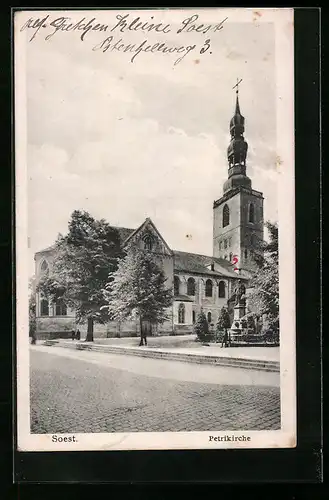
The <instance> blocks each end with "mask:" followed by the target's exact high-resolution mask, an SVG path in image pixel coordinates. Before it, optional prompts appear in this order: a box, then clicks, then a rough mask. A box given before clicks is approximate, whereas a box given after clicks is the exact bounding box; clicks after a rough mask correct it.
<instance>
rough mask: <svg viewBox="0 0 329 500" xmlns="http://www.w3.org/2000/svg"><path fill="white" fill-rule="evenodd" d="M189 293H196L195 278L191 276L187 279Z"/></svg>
mask: <svg viewBox="0 0 329 500" xmlns="http://www.w3.org/2000/svg"><path fill="white" fill-rule="evenodd" d="M187 295H195V279H194V278H189V279H188V280H187Z"/></svg>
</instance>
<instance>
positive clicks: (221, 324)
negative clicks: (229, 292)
mask: <svg viewBox="0 0 329 500" xmlns="http://www.w3.org/2000/svg"><path fill="white" fill-rule="evenodd" d="M228 328H231V320H230V315H229V313H228V310H227V309H226V307H222V309H221V311H220V315H219V316H218V320H217V324H216V333H217V335H218V334H219V335H220V336H222V332H224V333H226V332H227V329H228Z"/></svg>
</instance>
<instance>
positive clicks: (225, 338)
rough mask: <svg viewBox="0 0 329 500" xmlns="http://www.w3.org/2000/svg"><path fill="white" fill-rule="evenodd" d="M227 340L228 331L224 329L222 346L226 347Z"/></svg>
mask: <svg viewBox="0 0 329 500" xmlns="http://www.w3.org/2000/svg"><path fill="white" fill-rule="evenodd" d="M228 341H229V337H228V333H227V330H225V333H224V335H223V340H222V347H223V346H224V347H227V345H228Z"/></svg>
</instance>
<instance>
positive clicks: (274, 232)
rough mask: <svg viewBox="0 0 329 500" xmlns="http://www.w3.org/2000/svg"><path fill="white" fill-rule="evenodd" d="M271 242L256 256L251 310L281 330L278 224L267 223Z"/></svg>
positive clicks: (273, 327)
mask: <svg viewBox="0 0 329 500" xmlns="http://www.w3.org/2000/svg"><path fill="white" fill-rule="evenodd" d="M265 226H266V227H267V229H268V232H269V241H268V242H263V243H262V252H261V253H259V254H258V255H257V256H255V261H256V264H257V270H256V272H255V274H254V276H253V278H252V280H251V289H252V290H251V293H250V296H249V306H250V309H251V310H252V311H254V312H256V313H257V314H258V315H260V316H262V315H266V318H267V323H268V326H269V328H270V329H271V330H273V331H274V332H278V330H279V241H278V225H277V223H274V224H273V223H271V222H266V224H265Z"/></svg>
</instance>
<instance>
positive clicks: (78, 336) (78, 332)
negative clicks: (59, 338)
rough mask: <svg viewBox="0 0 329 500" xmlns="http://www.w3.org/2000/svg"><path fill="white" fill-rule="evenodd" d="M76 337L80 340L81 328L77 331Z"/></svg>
mask: <svg viewBox="0 0 329 500" xmlns="http://www.w3.org/2000/svg"><path fill="white" fill-rule="evenodd" d="M75 338H76V339H77V340H80V338H81V333H80V330H79V329H78V330H77V333H76V335H75Z"/></svg>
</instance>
